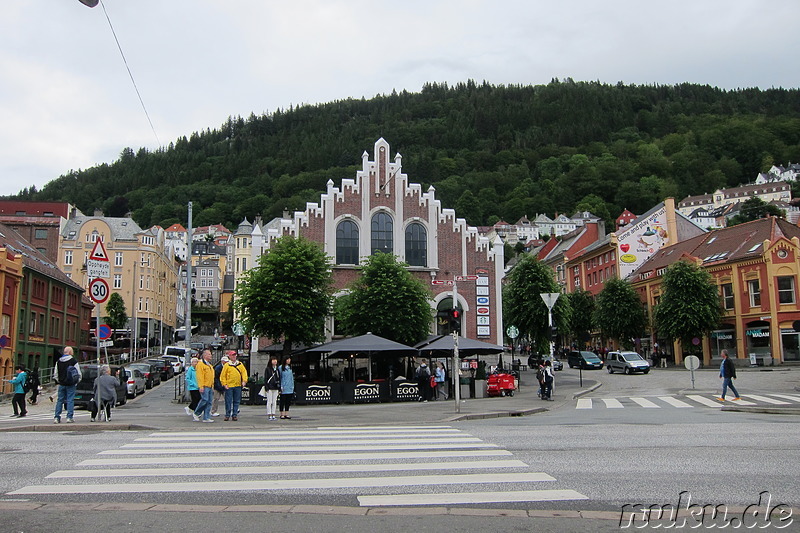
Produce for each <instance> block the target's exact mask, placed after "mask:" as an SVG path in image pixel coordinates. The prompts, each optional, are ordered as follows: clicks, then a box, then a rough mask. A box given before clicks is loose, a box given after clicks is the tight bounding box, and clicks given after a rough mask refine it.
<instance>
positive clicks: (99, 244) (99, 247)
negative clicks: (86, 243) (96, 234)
mask: <svg viewBox="0 0 800 533" xmlns="http://www.w3.org/2000/svg"><path fill="white" fill-rule="evenodd" d="M89 259H93V260H95V261H108V254H107V253H106V247H105V246H103V241H101V240H100V239H97V240H96V241H94V248H92V253H90V254H89Z"/></svg>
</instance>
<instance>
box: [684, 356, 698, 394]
mask: <svg viewBox="0 0 800 533" xmlns="http://www.w3.org/2000/svg"><path fill="white" fill-rule="evenodd" d="M683 366H685V367H686V370H688V371H690V372H691V373H692V388H693V389H694V371H695V370H697V369H698V368H700V358H699V357H697V356H696V355H687V356H686V359H684V360H683Z"/></svg>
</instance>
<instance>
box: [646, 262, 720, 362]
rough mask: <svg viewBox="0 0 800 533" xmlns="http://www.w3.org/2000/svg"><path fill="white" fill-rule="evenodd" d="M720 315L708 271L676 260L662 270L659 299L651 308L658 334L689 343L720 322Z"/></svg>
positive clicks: (713, 285) (693, 264) (715, 289)
mask: <svg viewBox="0 0 800 533" xmlns="http://www.w3.org/2000/svg"><path fill="white" fill-rule="evenodd" d="M721 316H722V306H721V304H720V299H719V293H718V290H717V285H716V283H714V280H713V278H712V277H711V274H709V273H708V272H706V271H705V270H703V269H701V268H700V267H699V266H697V264H695V263H693V262H690V261H685V260H681V261H677V262H676V263H674V264H673V265H672V266H670V267H669V268H668V269H667V271H666V272H665V273H664V277H663V279H662V281H661V299H660V301H659V303H658V305H657V306H656V307H655V310H654V311H653V323H654V325H655V328H656V330H657V331H658V333H659V336H662V337H667V338H671V339H678V340H680V341H681V346H682V347H690V346H692V344H691V340H692V339H693V338H694V337H698V338H702V337H703V336H704V335H706V334H707V333H708V332H710V331H711V330H712V329H713V328H714V327H716V326H717V324H719V320H720V317H721Z"/></svg>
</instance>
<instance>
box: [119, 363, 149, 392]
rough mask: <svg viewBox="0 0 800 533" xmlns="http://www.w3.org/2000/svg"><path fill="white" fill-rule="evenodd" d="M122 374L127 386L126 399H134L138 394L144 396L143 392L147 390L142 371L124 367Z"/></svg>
mask: <svg viewBox="0 0 800 533" xmlns="http://www.w3.org/2000/svg"><path fill="white" fill-rule="evenodd" d="M122 372H123V373H124V375H125V380H126V384H127V385H128V398H136V396H138V395H139V394H144V390H145V389H146V388H147V380H146V379H145V378H144V374H142V371H141V370H139V369H138V368H128V367H125V368H123V369H122Z"/></svg>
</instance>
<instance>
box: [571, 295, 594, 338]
mask: <svg viewBox="0 0 800 533" xmlns="http://www.w3.org/2000/svg"><path fill="white" fill-rule="evenodd" d="M566 296H567V298H568V299H569V305H570V307H571V308H572V316H571V318H570V321H569V332H570V334H572V336H573V337H574V338H576V339H578V340H579V341H581V342H580V344H581V345H582V344H583V342H584V340H585V339H588V336H589V334H590V333H591V332H592V331H594V329H595V324H594V310H595V301H594V296H592V293H591V292H589V291H584V290H580V289H578V290H576V291H574V292H571V293H569V294H567V295H566Z"/></svg>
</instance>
